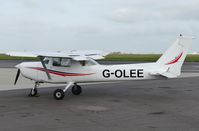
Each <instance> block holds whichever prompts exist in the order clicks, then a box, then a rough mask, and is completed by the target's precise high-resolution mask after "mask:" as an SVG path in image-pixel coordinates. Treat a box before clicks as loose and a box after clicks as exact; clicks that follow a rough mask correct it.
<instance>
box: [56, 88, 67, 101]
mask: <svg viewBox="0 0 199 131" xmlns="http://www.w3.org/2000/svg"><path fill="white" fill-rule="evenodd" d="M64 96H65V93H64V91H63V90H62V89H57V90H55V91H54V98H55V99H56V100H62V99H63V98H64Z"/></svg>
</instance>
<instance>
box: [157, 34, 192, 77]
mask: <svg viewBox="0 0 199 131" xmlns="http://www.w3.org/2000/svg"><path fill="white" fill-rule="evenodd" d="M192 39H193V38H192V37H187V36H182V35H180V36H179V37H178V38H177V40H176V41H175V43H174V44H173V45H172V46H171V47H170V48H169V49H168V50H167V51H166V52H165V53H164V54H163V55H162V56H161V57H160V59H159V60H158V61H157V62H156V63H157V64H159V65H164V66H168V72H169V73H171V74H174V75H176V76H179V75H180V74H181V68H182V64H183V63H184V60H185V58H186V56H187V53H188V50H189V48H190V46H191V44H192Z"/></svg>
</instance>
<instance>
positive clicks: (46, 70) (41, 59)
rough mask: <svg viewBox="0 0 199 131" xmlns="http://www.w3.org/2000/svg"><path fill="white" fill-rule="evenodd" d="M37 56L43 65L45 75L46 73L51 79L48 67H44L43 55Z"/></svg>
mask: <svg viewBox="0 0 199 131" xmlns="http://www.w3.org/2000/svg"><path fill="white" fill-rule="evenodd" d="M39 58H40V61H41V64H42V65H43V67H44V69H45V72H46V75H47V77H48V79H49V80H51V76H50V74H49V73H48V69H47V67H46V65H45V63H44V57H43V56H39Z"/></svg>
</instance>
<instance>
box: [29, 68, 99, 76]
mask: <svg viewBox="0 0 199 131" xmlns="http://www.w3.org/2000/svg"><path fill="white" fill-rule="evenodd" d="M31 69H34V70H39V71H43V72H48V73H50V74H54V75H58V76H64V77H65V76H88V75H93V74H95V73H89V74H80V73H66V72H59V71H54V70H45V69H44V68H37V67H36V68H35V67H31Z"/></svg>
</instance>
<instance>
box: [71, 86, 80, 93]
mask: <svg viewBox="0 0 199 131" xmlns="http://www.w3.org/2000/svg"><path fill="white" fill-rule="evenodd" d="M72 93H73V94H74V95H80V94H81V93H82V88H81V86H79V85H74V86H73V87H72Z"/></svg>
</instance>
